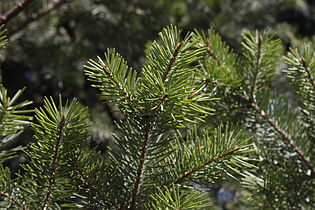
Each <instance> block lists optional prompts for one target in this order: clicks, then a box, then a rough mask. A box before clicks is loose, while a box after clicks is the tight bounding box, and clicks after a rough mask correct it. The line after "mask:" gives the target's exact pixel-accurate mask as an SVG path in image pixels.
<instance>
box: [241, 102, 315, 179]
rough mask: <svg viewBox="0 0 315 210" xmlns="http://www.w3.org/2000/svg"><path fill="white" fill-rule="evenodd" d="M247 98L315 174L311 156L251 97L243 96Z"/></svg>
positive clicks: (250, 105)
mask: <svg viewBox="0 0 315 210" xmlns="http://www.w3.org/2000/svg"><path fill="white" fill-rule="evenodd" d="M242 98H243V99H245V100H246V102H247V104H248V106H249V107H250V108H251V109H252V110H254V111H255V112H256V113H257V114H258V115H259V116H260V117H261V118H262V119H263V120H265V121H266V122H267V123H268V124H269V125H270V127H271V128H272V129H273V130H274V131H276V133H277V134H278V135H279V136H280V138H281V139H282V141H283V142H284V143H286V144H288V145H289V146H290V147H291V148H292V149H293V150H294V151H295V153H296V154H298V156H299V157H300V159H301V160H302V161H303V162H304V163H305V164H306V166H307V167H308V168H309V169H310V170H311V171H312V175H313V176H314V175H315V167H314V166H313V165H312V163H311V162H310V160H309V158H308V157H307V156H306V155H305V154H304V152H303V151H302V150H301V149H300V148H299V147H298V146H297V145H296V144H295V142H294V141H293V140H292V139H291V137H290V136H289V134H287V133H286V132H285V131H284V130H283V129H281V128H280V127H279V126H278V125H277V123H276V122H275V121H274V120H273V119H271V117H270V116H269V115H268V114H267V113H266V112H264V110H262V109H261V108H260V107H259V106H258V105H257V104H256V103H255V102H252V101H251V100H250V99H248V98H245V97H242Z"/></svg>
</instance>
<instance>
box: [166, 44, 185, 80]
mask: <svg viewBox="0 0 315 210" xmlns="http://www.w3.org/2000/svg"><path fill="white" fill-rule="evenodd" d="M183 44H184V42H180V43H178V44H177V46H176V47H175V50H174V53H173V57H172V58H171V60H170V61H169V63H168V65H167V69H166V71H165V72H164V74H163V76H162V82H163V83H164V82H165V80H166V79H167V76H168V74H169V73H170V72H171V70H172V67H173V65H174V62H175V59H176V57H177V55H178V53H179V50H180V48H181V47H182V46H183Z"/></svg>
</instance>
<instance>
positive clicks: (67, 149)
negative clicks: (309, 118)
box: [0, 26, 253, 209]
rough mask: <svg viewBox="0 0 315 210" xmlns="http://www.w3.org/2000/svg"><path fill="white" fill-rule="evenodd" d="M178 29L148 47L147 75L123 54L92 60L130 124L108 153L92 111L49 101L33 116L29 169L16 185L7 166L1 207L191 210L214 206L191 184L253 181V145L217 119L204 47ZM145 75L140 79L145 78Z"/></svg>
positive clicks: (108, 96) (94, 72) (96, 79)
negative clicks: (97, 138)
mask: <svg viewBox="0 0 315 210" xmlns="http://www.w3.org/2000/svg"><path fill="white" fill-rule="evenodd" d="M200 41H201V40H199V39H196V36H195V34H194V33H188V34H186V35H185V37H184V38H183V39H181V31H180V30H178V29H177V28H176V27H174V26H170V27H168V28H165V29H164V30H163V31H162V32H161V33H160V40H158V41H155V42H153V43H152V45H151V46H150V48H149V52H148V55H147V57H146V63H145V64H144V66H143V68H142V69H141V71H135V70H133V69H132V68H130V67H128V66H127V63H126V61H125V60H124V59H123V58H122V57H121V56H120V55H119V54H117V53H116V52H115V51H113V50H108V51H107V52H106V53H105V58H104V60H103V59H102V58H100V57H98V59H97V60H96V61H95V60H90V61H89V62H88V64H87V65H86V66H85V74H86V75H87V78H88V80H90V81H91V82H92V84H93V86H94V87H96V88H98V89H99V90H100V91H101V96H102V97H101V98H102V99H103V100H104V101H106V102H107V103H114V104H116V105H117V106H118V107H119V111H120V112H121V113H122V114H123V115H124V117H125V119H124V120H122V121H118V122H116V125H117V128H116V132H115V133H114V134H113V135H114V137H115V143H114V145H113V146H111V147H110V148H108V150H109V152H108V154H104V153H102V152H97V151H95V150H89V149H87V147H86V142H87V138H88V136H89V125H90V124H91V123H90V122H89V119H88V118H89V117H88V111H87V108H85V107H83V106H81V105H80V104H79V103H78V101H77V100H73V101H71V102H66V103H65V104H63V102H62V100H61V97H60V99H59V103H58V105H56V103H55V102H54V101H53V99H51V98H50V99H49V98H46V99H45V102H44V107H42V108H37V109H36V110H35V121H34V122H33V123H32V128H33V130H34V133H35V134H34V138H33V141H32V143H31V144H30V145H29V146H28V148H27V149H25V153H26V154H27V157H28V162H27V163H26V164H24V165H22V168H23V172H20V173H18V174H17V177H16V178H12V176H11V174H10V171H9V169H8V168H3V167H2V169H1V173H0V174H1V176H0V179H1V188H0V192H1V202H0V203H1V206H3V207H4V208H11V209H21V208H22V209H60V208H83V209H87V208H91V209H100V208H104V209H192V208H195V209H196V208H197V209H200V208H205V207H206V206H209V204H210V203H209V202H208V201H207V199H205V197H204V193H202V192H200V191H199V190H198V189H194V188H193V187H192V183H203V182H207V183H209V182H215V181H216V180H218V179H220V180H222V179H224V178H226V177H227V176H231V177H234V178H235V177H240V175H243V176H245V174H244V173H243V170H244V171H245V170H246V168H247V169H248V170H251V169H252V168H253V165H252V164H250V163H249V162H250V158H248V157H247V154H248V153H249V152H251V151H253V148H252V146H251V144H250V142H249V138H248V136H247V135H245V134H244V133H243V132H242V131H237V130H235V129H233V126H229V125H228V124H226V123H225V124H222V125H220V126H217V127H213V126H207V125H203V126H202V128H201V126H198V127H199V128H197V126H196V125H197V124H199V125H202V124H203V122H205V121H207V120H208V119H209V118H210V119H211V118H212V116H213V114H214V109H212V108H209V107H211V104H212V102H213V100H216V99H215V98H214V97H212V95H211V94H208V93H204V91H203V90H204V84H200V83H199V82H196V81H195V78H196V75H198V74H199V73H200V68H198V67H199V65H198V63H197V62H198V60H199V59H201V58H202V56H203V55H204V53H205V51H206V48H205V47H201V48H198V47H196V46H197V44H198V43H199V42H200ZM139 72H140V73H139Z"/></svg>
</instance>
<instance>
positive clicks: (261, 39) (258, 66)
mask: <svg viewBox="0 0 315 210" xmlns="http://www.w3.org/2000/svg"><path fill="white" fill-rule="evenodd" d="M262 43H263V38H262V36H260V37H259V38H258V42H257V55H256V63H255V72H254V78H253V84H252V88H251V93H250V97H251V99H252V100H253V101H256V91H257V77H258V73H259V69H260V60H261V46H262Z"/></svg>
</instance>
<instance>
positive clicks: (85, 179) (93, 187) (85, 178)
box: [71, 161, 121, 209]
mask: <svg viewBox="0 0 315 210" xmlns="http://www.w3.org/2000/svg"><path fill="white" fill-rule="evenodd" d="M71 163H72V165H74V168H75V169H76V171H77V172H78V173H79V175H80V176H81V178H82V179H83V183H84V184H85V185H86V186H87V187H89V188H90V189H91V191H92V192H95V193H96V194H97V195H98V196H99V197H100V198H101V199H102V200H103V201H104V202H106V203H108V204H110V205H111V206H112V207H114V208H116V209H121V207H120V206H119V205H118V204H116V203H115V202H114V201H112V200H111V199H109V198H108V197H107V196H106V195H104V194H103V193H102V192H101V191H100V190H99V189H98V188H97V187H96V185H95V184H94V183H93V182H92V181H91V180H90V179H89V177H88V176H87V175H86V174H85V173H84V172H83V171H82V169H81V168H80V166H79V165H78V164H76V163H74V162H73V161H71Z"/></svg>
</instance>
